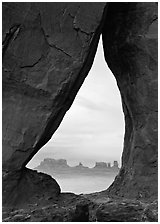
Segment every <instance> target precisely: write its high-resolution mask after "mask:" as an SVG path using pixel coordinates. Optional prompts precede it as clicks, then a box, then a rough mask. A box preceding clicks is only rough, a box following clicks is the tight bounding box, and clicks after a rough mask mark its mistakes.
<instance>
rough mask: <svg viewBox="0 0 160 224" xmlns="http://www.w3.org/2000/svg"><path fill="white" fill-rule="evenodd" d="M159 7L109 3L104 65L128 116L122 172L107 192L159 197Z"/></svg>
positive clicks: (126, 116)
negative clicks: (114, 83)
mask: <svg viewBox="0 0 160 224" xmlns="http://www.w3.org/2000/svg"><path fill="white" fill-rule="evenodd" d="M157 24H158V22H157V3H109V5H108V11H107V16H106V23H105V25H104V28H103V44H104V51H105V58H106V61H107V63H108V65H109V67H110V69H111V70H112V72H113V74H114V75H115V78H116V80H117V84H118V87H119V89H120V92H121V97H122V104H123V111H124V114H125V123H126V124H125V126H126V132H125V139H124V150H123V155H122V168H121V170H120V174H119V175H118V176H117V178H116V180H115V181H114V183H113V184H112V185H111V187H110V188H109V190H108V192H109V193H111V194H112V195H119V196H120V195H121V196H127V197H134V198H135V197H136V198H141V197H142V198H149V197H155V198H156V197H157V160H158V144H157V137H158V136H157V124H158V122H157V112H158V108H157V107H158V103H157V99H158V94H157V89H158V88H157V87H158V85H157V84H158V83H157V79H158V77H157V69H158V68H157V61H158V57H157V42H158V36H157V28H158V27H157Z"/></svg>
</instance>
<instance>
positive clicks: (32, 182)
mask: <svg viewBox="0 0 160 224" xmlns="http://www.w3.org/2000/svg"><path fill="white" fill-rule="evenodd" d="M2 194H3V206H14V207H16V206H17V207H23V206H26V205H28V204H32V203H37V201H38V200H39V198H43V200H44V201H45V200H46V199H47V198H48V197H51V196H52V197H53V198H54V199H56V198H57V196H58V195H59V194H60V187H59V185H58V184H57V182H56V181H55V180H54V179H53V178H52V177H51V176H49V175H47V174H44V173H37V171H33V170H30V169H27V168H25V169H24V170H23V171H13V172H8V173H3V190H2Z"/></svg>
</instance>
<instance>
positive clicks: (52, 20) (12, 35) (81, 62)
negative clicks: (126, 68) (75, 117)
mask: <svg viewBox="0 0 160 224" xmlns="http://www.w3.org/2000/svg"><path fill="white" fill-rule="evenodd" d="M105 5H106V4H105V3H99V4H96V3H46V4H44V3H4V4H3V169H4V170H18V169H21V168H22V167H24V166H25V165H26V164H27V163H28V161H29V160H30V159H31V158H32V157H33V155H34V154H35V153H36V152H37V151H38V150H39V149H40V148H41V147H42V146H43V145H44V144H45V143H46V142H47V141H48V140H49V139H50V138H51V136H52V134H53V133H54V131H55V130H56V129H57V128H58V126H59V124H60V122H61V120H62V118H63V116H64V114H65V113H66V111H67V110H68V109H69V107H70V106H71V104H72V102H73V100H74V98H75V95H76V93H77V91H78V89H79V88H80V86H81V85H82V83H83V80H84V78H85V77H86V75H87V74H88V72H89V70H90V67H91V65H92V62H93V59H94V55H95V52H96V48H97V44H98V40H99V36H100V33H101V27H102V16H103V13H104V8H105Z"/></svg>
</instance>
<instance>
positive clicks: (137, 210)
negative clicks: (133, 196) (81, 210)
mask: <svg viewBox="0 0 160 224" xmlns="http://www.w3.org/2000/svg"><path fill="white" fill-rule="evenodd" d="M148 207H149V206H148V205H147V204H142V203H140V202H139V201H121V202H119V201H109V202H108V203H106V204H101V205H100V206H99V207H98V209H97V211H96V217H97V221H98V222H157V221H158V219H157V212H155V210H151V209H150V208H148ZM155 207H156V206H155Z"/></svg>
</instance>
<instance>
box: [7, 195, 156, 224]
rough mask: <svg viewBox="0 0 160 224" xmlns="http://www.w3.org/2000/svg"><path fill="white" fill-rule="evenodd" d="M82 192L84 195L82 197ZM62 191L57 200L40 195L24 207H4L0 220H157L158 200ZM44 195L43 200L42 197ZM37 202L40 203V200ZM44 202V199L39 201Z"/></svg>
mask: <svg viewBox="0 0 160 224" xmlns="http://www.w3.org/2000/svg"><path fill="white" fill-rule="evenodd" d="M84 196H85V198H84ZM97 196H98V197H97V199H96V195H95V194H94V196H93V195H92V196H89V198H90V199H88V195H83V196H77V195H74V194H69V193H68V194H66V193H65V194H64V193H62V194H61V195H60V196H59V199H58V200H57V201H55V200H54V201H53V200H52V199H50V198H49V200H48V204H45V203H44V201H46V199H45V198H44V197H43V199H41V200H39V201H37V202H38V203H36V204H30V205H29V206H28V207H27V208H21V209H10V208H5V209H3V222H13V221H14V222H17V221H21V222H24V221H27V222H60V221H61V222H74V221H75V222H83V221H86V222H87V221H89V222H97V221H98V222H107V221H108V222H111V221H116V222H117V221H118V222H127V221H129V222H131V221H137V222H142V221H143V222H157V220H158V217H157V216H158V215H157V214H158V213H157V212H158V208H157V201H155V202H153V203H152V204H147V203H142V202H140V201H135V200H123V201H122V199H121V200H120V201H119V200H111V199H110V198H105V197H103V199H102V200H99V199H100V198H99V195H97ZM44 199H45V200H44ZM39 202H40V204H39ZM42 202H43V203H42Z"/></svg>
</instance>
